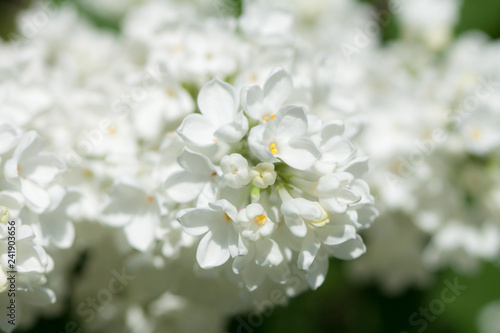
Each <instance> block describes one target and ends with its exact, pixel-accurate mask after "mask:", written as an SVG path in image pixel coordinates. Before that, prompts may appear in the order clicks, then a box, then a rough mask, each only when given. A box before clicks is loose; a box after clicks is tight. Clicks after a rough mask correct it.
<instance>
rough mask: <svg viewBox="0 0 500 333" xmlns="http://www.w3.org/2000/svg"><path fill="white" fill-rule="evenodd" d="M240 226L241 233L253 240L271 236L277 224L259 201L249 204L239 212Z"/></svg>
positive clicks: (238, 220)
mask: <svg viewBox="0 0 500 333" xmlns="http://www.w3.org/2000/svg"><path fill="white" fill-rule="evenodd" d="M237 223H238V227H239V228H240V229H241V235H242V236H243V237H245V238H247V239H249V240H251V241H257V240H259V239H261V238H266V237H269V236H270V235H271V234H272V232H273V231H274V229H276V224H275V223H274V222H273V221H271V219H270V218H269V217H268V216H267V214H266V212H265V211H264V207H262V205H260V204H258V203H253V204H250V205H248V206H247V207H246V208H244V209H242V210H241V211H240V212H239V213H238V219H237Z"/></svg>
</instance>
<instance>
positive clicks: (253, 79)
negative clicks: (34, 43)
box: [250, 73, 257, 82]
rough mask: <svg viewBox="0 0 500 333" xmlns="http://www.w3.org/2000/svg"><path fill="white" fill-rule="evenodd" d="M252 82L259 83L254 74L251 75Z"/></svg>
mask: <svg viewBox="0 0 500 333" xmlns="http://www.w3.org/2000/svg"><path fill="white" fill-rule="evenodd" d="M250 81H252V82H257V75H255V74H253V73H252V75H250Z"/></svg>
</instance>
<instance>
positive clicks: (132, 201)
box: [99, 179, 146, 227]
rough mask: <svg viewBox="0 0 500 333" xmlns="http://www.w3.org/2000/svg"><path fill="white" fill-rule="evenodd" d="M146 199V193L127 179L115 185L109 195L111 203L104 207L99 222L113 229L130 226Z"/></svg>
mask: <svg viewBox="0 0 500 333" xmlns="http://www.w3.org/2000/svg"><path fill="white" fill-rule="evenodd" d="M145 197H146V193H145V192H144V191H143V190H142V189H141V188H137V187H136V185H135V184H133V183H132V182H129V181H128V180H126V179H121V180H119V181H117V182H116V183H115V185H114V186H113V189H112V190H111V192H110V194H109V202H108V203H107V204H106V205H105V206H104V208H103V209H102V212H101V214H100V216H99V220H100V221H101V222H102V223H104V224H106V225H109V226H111V227H121V226H124V225H126V224H128V223H129V222H130V221H131V218H132V216H133V215H134V214H136V213H137V210H138V207H137V205H138V202H141V201H142V199H143V198H145Z"/></svg>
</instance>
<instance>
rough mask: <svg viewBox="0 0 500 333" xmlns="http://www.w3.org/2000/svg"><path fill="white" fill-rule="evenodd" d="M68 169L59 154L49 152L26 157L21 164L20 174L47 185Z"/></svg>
mask: <svg viewBox="0 0 500 333" xmlns="http://www.w3.org/2000/svg"><path fill="white" fill-rule="evenodd" d="M65 170H66V165H65V164H64V162H63V161H62V160H61V159H60V158H58V157H57V156H55V155H53V154H49V153H40V154H38V155H37V156H35V157H33V158H30V159H26V160H25V161H24V163H23V164H22V165H21V174H20V176H21V177H22V176H25V177H28V178H29V179H31V180H33V181H34V182H36V183H37V184H39V185H41V186H46V185H47V184H48V183H50V182H51V181H52V180H54V178H55V177H56V176H57V175H59V174H61V173H62V172H64V171H65Z"/></svg>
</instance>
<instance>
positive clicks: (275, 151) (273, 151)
mask: <svg viewBox="0 0 500 333" xmlns="http://www.w3.org/2000/svg"><path fill="white" fill-rule="evenodd" d="M269 150H270V151H271V153H273V155H276V154H277V153H278V149H277V148H276V144H275V143H271V144H270V145H269Z"/></svg>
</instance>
